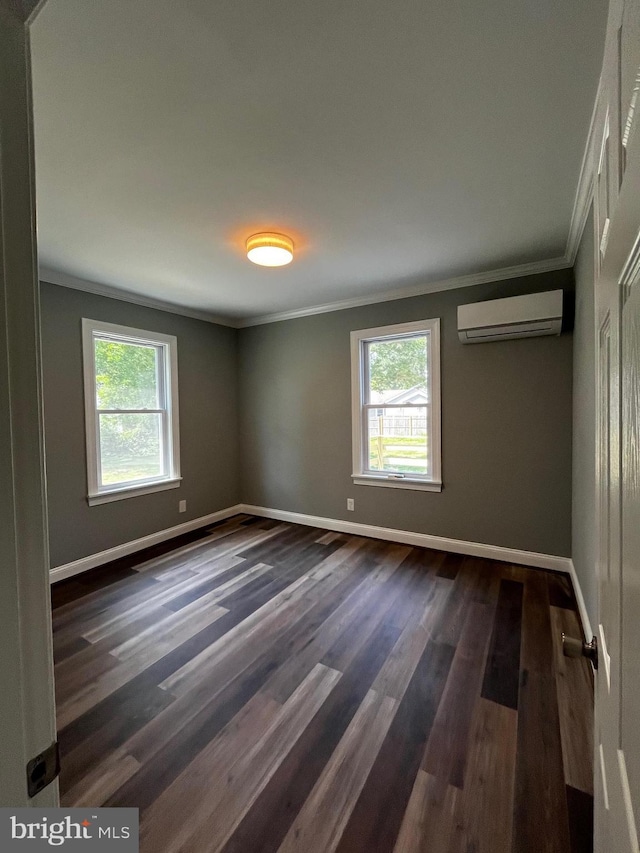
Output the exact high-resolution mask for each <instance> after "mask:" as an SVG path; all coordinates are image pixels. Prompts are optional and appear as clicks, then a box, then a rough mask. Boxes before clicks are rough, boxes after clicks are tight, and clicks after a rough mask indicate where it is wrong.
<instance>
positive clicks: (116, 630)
mask: <svg viewBox="0 0 640 853" xmlns="http://www.w3.org/2000/svg"><path fill="white" fill-rule="evenodd" d="M52 596H53V605H54V611H53V623H54V647H55V657H56V685H57V702H58V724H59V740H60V749H61V757H62V774H61V779H60V787H61V795H62V803H63V805H66V806H102V805H106V806H136V807H138V808H139V809H140V827H141V850H142V851H143V853H174V851H175V852H176V853H177V851H181V853H187V851H193V853H205V851H206V853H215V851H221V852H222V853H271V851H273V853H276V851H280V853H298V851H300V853H332V851H337V853H365V851H366V853H427V851H428V852H429V853H485V851H486V853H511V851H513V853H525V851H526V853H533V851H535V853H539V851H548V853H588V851H589V850H590V821H591V820H592V811H593V796H592V794H593V791H592V765H591V762H592V759H591V754H592V744H591V732H592V728H593V720H592V711H591V707H592V698H593V697H592V692H593V684H592V678H591V673H590V670H589V667H588V665H587V664H586V663H585V662H584V661H581V660H569V659H566V658H563V657H562V650H561V648H560V633H561V631H563V630H564V631H565V632H567V633H571V634H573V635H575V636H579V635H580V629H579V621H578V617H577V612H576V607H575V602H574V599H573V595H572V592H571V588H570V584H569V581H568V579H567V578H566V577H565V576H563V575H557V574H552V573H547V572H542V571H538V570H534V569H525V568H522V567H520V566H512V565H508V564H506V563H498V562H494V561H490V560H484V559H479V558H473V557H462V556H459V555H454V554H444V553H441V552H437V551H431V550H428V549H421V548H411V547H409V546H404V545H399V544H392V543H387V542H381V541H376V540H372V539H364V538H360V537H356V536H348V535H343V534H338V533H330V532H325V531H322V530H317V529H315V528H309V527H303V526H299V525H292V524H284V523H280V522H276V521H268V520H265V519H259V518H253V517H248V516H237V517H235V518H233V519H230V520H228V521H225V522H223V523H221V524H218V525H215V526H213V527H211V528H207V529H203V530H200V531H197V532H195V533H193V534H189V535H187V536H185V537H182V538H181V539H180V540H174V541H173V542H172V543H165V544H164V545H160V546H157V547H155V548H154V549H149V550H148V551H146V552H141V553H139V554H136V555H133V556H131V557H128V558H125V559H123V560H120V561H117V562H115V563H112V564H110V565H109V566H105V567H102V568H99V569H95V570H93V571H91V572H87V573H85V574H83V575H80V576H78V577H76V578H73V579H70V580H68V581H63V582H61V583H58V584H56V585H55V586H54V587H53V590H52Z"/></svg>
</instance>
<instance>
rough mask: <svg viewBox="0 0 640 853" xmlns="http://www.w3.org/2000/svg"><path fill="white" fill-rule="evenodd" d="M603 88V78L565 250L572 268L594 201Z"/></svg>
mask: <svg viewBox="0 0 640 853" xmlns="http://www.w3.org/2000/svg"><path fill="white" fill-rule="evenodd" d="M601 87H602V78H600V81H599V83H598V90H597V92H596V98H595V101H594V102H593V109H592V111H591V121H590V122H589V132H588V133H587V139H586V142H585V146H584V152H583V154H582V163H581V165H580V174H579V176H578V186H577V187H576V195H575V199H574V202H573V210H572V212H571V223H570V225H569V236H568V237H567V248H566V249H565V258H566V259H567V261H568V263H569V265H570V266H573V265H574V263H575V260H576V255H577V254H578V249H579V248H580V242H581V240H582V235H583V233H584V228H585V225H586V224H587V219H588V218H589V206H590V205H591V201H592V199H593V163H592V159H591V154H592V146H593V140H594V138H595V129H596V121H597V117H598V106H599V103H600V90H601Z"/></svg>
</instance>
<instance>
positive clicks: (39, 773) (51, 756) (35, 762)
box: [27, 740, 60, 797]
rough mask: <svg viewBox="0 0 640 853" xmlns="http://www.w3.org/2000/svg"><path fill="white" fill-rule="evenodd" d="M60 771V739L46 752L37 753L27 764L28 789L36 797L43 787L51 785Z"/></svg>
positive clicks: (30, 794) (31, 795)
mask: <svg viewBox="0 0 640 853" xmlns="http://www.w3.org/2000/svg"><path fill="white" fill-rule="evenodd" d="M59 773H60V750H59V749H58V741H57V740H56V741H54V743H52V744H51V746H49V747H47V749H45V751H44V752H41V753H39V755H36V757H35V758H32V759H31V761H30V762H29V763H28V764H27V791H28V792H29V796H30V797H35V795H36V794H39V793H40V791H42V789H43V788H46V787H47V785H50V784H51V783H52V782H53V780H54V779H55V778H56V777H57V776H58V774H59Z"/></svg>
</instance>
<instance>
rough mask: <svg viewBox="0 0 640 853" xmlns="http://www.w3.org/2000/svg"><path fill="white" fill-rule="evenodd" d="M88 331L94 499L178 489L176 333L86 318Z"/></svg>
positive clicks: (87, 386)
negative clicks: (163, 332)
mask: <svg viewBox="0 0 640 853" xmlns="http://www.w3.org/2000/svg"><path fill="white" fill-rule="evenodd" d="M82 333H83V358H84V393H85V426H86V436H87V482H88V501H89V503H90V504H91V505H93V504H100V503H106V502H108V501H114V500H121V499H123V498H129V497H134V496H135V495H141V494H148V493H149V492H156V491H161V490H163V489H172V488H177V487H178V486H179V485H180V441H179V432H178V360H177V359H178V354H177V341H176V338H175V337H173V336H171V335H162V334H159V333H157V332H145V331H142V330H140V329H130V328H128V327H126V326H117V325H113V324H111V323H102V322H100V321H98V320H86V319H85V320H83V321H82Z"/></svg>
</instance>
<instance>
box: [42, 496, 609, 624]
mask: <svg viewBox="0 0 640 853" xmlns="http://www.w3.org/2000/svg"><path fill="white" fill-rule="evenodd" d="M240 513H246V514H247V515H258V516H261V517H263V518H274V519H277V520H278V521H289V522H291V523H293V524H306V525H308V526H309V527H319V528H322V529H326V530H335V531H338V532H339V533H352V534H354V535H356V536H368V537H370V538H372V539H386V540H388V541H390V542H401V543H403V544H404V545H416V546H418V547H419V548H434V549H435V550H437V551H450V552H451V553H453V554H468V555H469V556H472V557H486V558H487V559H491V560H502V561H503V562H506V563H515V564H518V565H522V566H532V567H533V568H538V569H547V570H549V571H553V572H566V573H568V574H570V575H571V579H572V581H573V586H574V589H575V592H576V599H577V601H578V607H579V609H580V616H581V619H582V623H583V626H584V630H585V634H586V635H587V636H588V637H591V636H592V634H591V626H590V623H589V617H588V615H587V611H586V608H585V604H584V598H583V597H582V591H581V590H580V584H579V582H578V578H577V575H576V573H575V568H574V566H573V562H572V561H571V559H570V558H569V557H557V556H555V555H553V554H537V553H535V552H534V551H521V550H518V549H516V548H503V547H501V546H499V545H485V544H483V543H481V542H466V541H464V540H461V539H448V538H446V537H444V536H432V535H431V534H429V533H414V532H412V531H410V530H396V529H395V528H392V527H377V526H375V525H372V524H359V523H357V522H352V521H342V520H341V519H337V518H324V517H323V516H319V515H305V514H304V513H301V512H288V511H286V510H280V509H269V508H267V507H263V506H253V505H251V504H236V505H235V506H230V507H227V508H226V509H221V510H218V512H212V513H211V514H210V515H204V516H201V517H200V518H194V519H192V520H191V521H187V522H185V523H184V524H178V525H176V526H175V527H168V528H166V529H165V530H159V531H158V532H157V533H151V534H150V535H149V536H143V537H142V538H140V539H134V540H132V541H131V542H124V543H123V544H122V545H116V546H115V547H113V548H108V549H107V550H106V551H100V552H99V553H97V554H91V555H89V556H88V557H82V558H81V559H79V560H74V561H73V562H72V563H65V564H64V565H62V566H56V567H55V568H53V569H51V570H50V572H49V576H50V581H51V583H54V582H55V581H60V580H64V579H65V578H70V577H73V575H77V574H80V573H81V572H86V571H88V570H89V569H94V568H96V566H101V565H103V564H104V563H109V562H111V561H112V560H117V559H118V558H120V557H126V556H127V555H128V554H133V553H135V552H136V551H142V550H143V549H144V548H149V547H150V546H151V545H156V544H158V543H159V542H164V541H166V540H167V539H173V538H175V537H176V536H181V535H182V534H183V533H189V532H190V531H192V530H197V529H198V528H199V527H206V526H207V525H208V524H214V523H215V522H216V521H223V520H224V519H225V518H231V516H233V515H239V514H240Z"/></svg>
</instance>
